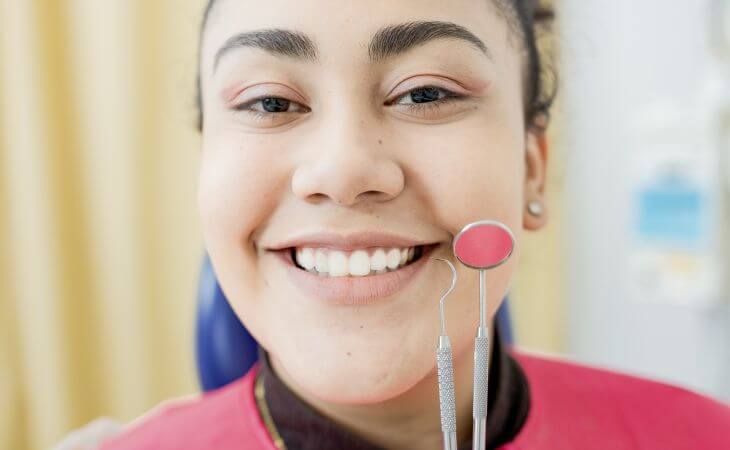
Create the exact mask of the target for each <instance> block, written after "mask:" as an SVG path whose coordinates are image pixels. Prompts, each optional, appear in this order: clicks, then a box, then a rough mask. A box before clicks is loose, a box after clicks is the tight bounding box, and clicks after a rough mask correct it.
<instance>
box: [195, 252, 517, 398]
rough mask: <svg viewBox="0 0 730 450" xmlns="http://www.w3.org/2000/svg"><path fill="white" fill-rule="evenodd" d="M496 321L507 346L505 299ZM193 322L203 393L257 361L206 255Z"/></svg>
mask: <svg viewBox="0 0 730 450" xmlns="http://www.w3.org/2000/svg"><path fill="white" fill-rule="evenodd" d="M496 320H497V323H498V325H497V326H498V327H499V332H500V337H501V338H502V341H503V342H505V343H507V344H511V343H512V342H513V340H512V326H511V323H510V317H509V306H508V305H507V298H506V297H505V301H504V302H502V306H501V307H500V308H499V311H497V319H496ZM196 322H197V323H196V335H195V354H196V362H197V365H198V375H199V377H200V385H201V387H202V388H203V390H204V391H210V390H213V389H216V388H219V387H221V386H224V385H226V384H228V383H230V382H231V381H233V380H236V379H238V378H240V377H242V376H243V375H245V374H246V372H248V369H249V368H251V366H252V365H253V364H254V363H255V362H256V360H257V359H258V344H257V343H256V340H255V339H254V338H253V337H252V336H251V335H250V334H249V333H248V331H247V330H246V328H245V327H244V326H243V324H242V323H241V321H240V320H238V317H237V316H236V314H235V313H234V312H233V309H231V306H230V305H229V304H228V300H227V299H226V297H225V295H224V294H223V291H222V290H221V288H220V285H219V284H218V279H217V278H216V276H215V272H213V266H211V264H210V259H209V258H208V255H205V258H204V260H203V266H202V268H201V271H200V285H199V287H198V311H197V319H196Z"/></svg>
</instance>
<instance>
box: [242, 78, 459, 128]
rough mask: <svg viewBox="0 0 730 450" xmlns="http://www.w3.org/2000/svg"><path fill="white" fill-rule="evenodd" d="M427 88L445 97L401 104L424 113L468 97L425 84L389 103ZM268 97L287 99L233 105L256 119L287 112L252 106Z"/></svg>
mask: <svg viewBox="0 0 730 450" xmlns="http://www.w3.org/2000/svg"><path fill="white" fill-rule="evenodd" d="M427 88H433V89H438V90H439V91H441V92H443V93H444V94H445V95H444V97H442V98H439V99H438V100H433V101H430V102H424V103H405V104H401V106H405V107H406V108H408V109H409V110H410V111H413V112H418V113H422V114H423V113H426V112H428V111H430V110H438V109H439V108H441V106H443V105H444V104H445V103H449V102H451V101H457V100H464V99H466V96H464V95H460V94H457V93H455V92H453V91H451V90H449V89H445V88H442V87H439V86H431V85H424V86H419V87H416V88H413V89H411V90H409V91H408V92H406V93H404V94H403V95H401V96H400V97H398V98H396V99H395V101H393V102H390V103H388V105H391V104H397V100H400V99H401V98H403V97H406V96H408V95H410V94H411V93H412V92H415V91H418V90H420V89H427ZM267 98H278V99H282V100H286V99H284V98H282V97H274V96H263V97H258V98H256V99H253V100H251V101H249V102H246V103H244V104H241V105H236V106H234V107H233V109H234V110H235V111H238V112H243V113H247V114H251V115H252V116H253V117H254V119H256V120H265V119H269V118H273V117H274V116H276V115H278V114H286V112H268V111H257V110H253V109H251V108H250V107H251V106H253V105H255V104H256V103H258V102H260V101H262V100H265V99H267ZM290 102H291V103H296V102H293V101H291V100H290Z"/></svg>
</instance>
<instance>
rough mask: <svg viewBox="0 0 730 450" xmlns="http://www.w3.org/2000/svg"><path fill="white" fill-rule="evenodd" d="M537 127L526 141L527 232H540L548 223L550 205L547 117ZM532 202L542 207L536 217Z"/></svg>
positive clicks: (524, 216)
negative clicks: (548, 195) (547, 188)
mask: <svg viewBox="0 0 730 450" xmlns="http://www.w3.org/2000/svg"><path fill="white" fill-rule="evenodd" d="M536 125H537V126H535V127H529V128H528V131H527V138H526V139H525V145H526V147H527V148H526V149H525V186H524V193H525V198H524V205H523V228H524V229H526V230H531V231H535V230H539V229H540V228H542V227H544V226H545V224H547V221H548V205H547V202H546V198H545V186H546V183H547V162H548V140H547V135H546V134H547V133H546V131H545V130H546V129H547V119H546V118H545V117H541V118H538V119H537V120H536ZM531 202H537V203H539V205H540V207H541V208H540V209H541V212H540V214H539V215H534V214H532V213H530V211H529V210H528V205H529V204H530V203H531Z"/></svg>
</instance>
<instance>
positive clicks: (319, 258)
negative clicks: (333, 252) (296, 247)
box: [297, 249, 330, 273]
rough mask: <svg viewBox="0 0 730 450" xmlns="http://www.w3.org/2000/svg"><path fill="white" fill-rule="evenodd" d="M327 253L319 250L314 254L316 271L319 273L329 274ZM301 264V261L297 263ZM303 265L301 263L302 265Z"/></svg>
mask: <svg viewBox="0 0 730 450" xmlns="http://www.w3.org/2000/svg"><path fill="white" fill-rule="evenodd" d="M327 259H328V258H327V252H325V251H324V250H322V249H317V251H316V252H315V254H314V261H315V263H314V270H316V271H317V272H319V273H328V272H329V270H330V269H329V264H327V262H328V261H327ZM297 262H299V261H297ZM300 264H301V263H300Z"/></svg>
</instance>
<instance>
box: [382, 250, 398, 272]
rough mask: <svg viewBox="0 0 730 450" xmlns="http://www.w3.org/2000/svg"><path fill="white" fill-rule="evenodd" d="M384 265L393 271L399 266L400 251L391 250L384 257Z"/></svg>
mask: <svg viewBox="0 0 730 450" xmlns="http://www.w3.org/2000/svg"><path fill="white" fill-rule="evenodd" d="M385 261H386V265H387V266H388V269H395V268H397V267H398V266H399V265H400V250H398V249H397V248H391V249H390V250H389V251H388V254H386V255H385Z"/></svg>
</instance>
